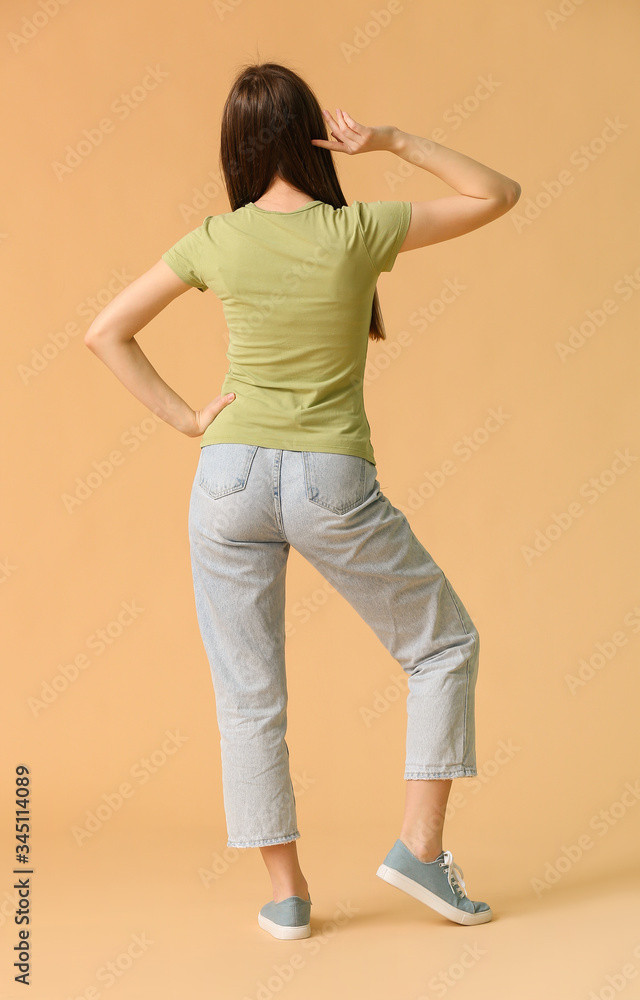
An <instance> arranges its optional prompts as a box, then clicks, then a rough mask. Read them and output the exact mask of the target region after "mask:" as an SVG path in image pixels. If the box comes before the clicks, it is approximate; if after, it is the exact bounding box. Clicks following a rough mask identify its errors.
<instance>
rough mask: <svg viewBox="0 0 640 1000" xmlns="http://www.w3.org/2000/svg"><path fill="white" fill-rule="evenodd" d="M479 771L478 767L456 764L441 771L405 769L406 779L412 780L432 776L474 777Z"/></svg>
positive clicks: (443, 777) (437, 777)
mask: <svg viewBox="0 0 640 1000" xmlns="http://www.w3.org/2000/svg"><path fill="white" fill-rule="evenodd" d="M477 773H478V769H477V768H476V767H471V766H464V765H460V766H458V765H455V766H452V767H449V768H446V769H444V770H443V769H441V770H440V771H436V770H433V771H430V772H428V771H405V773H404V779H405V781H410V780H412V779H413V778H423V779H424V778H431V779H432V780H438V779H440V780H442V779H445V780H446V779H447V778H472V777H473V776H474V775H475V774H477Z"/></svg>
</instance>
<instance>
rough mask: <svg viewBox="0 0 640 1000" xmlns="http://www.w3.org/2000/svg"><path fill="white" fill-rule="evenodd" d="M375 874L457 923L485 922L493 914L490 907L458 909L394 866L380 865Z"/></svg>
mask: <svg viewBox="0 0 640 1000" xmlns="http://www.w3.org/2000/svg"><path fill="white" fill-rule="evenodd" d="M376 875H378V876H379V877H380V878H381V879H384V881H385V882H388V883H389V885H394V886H395V887H396V889H402V891H403V892H407V893H408V894H409V895H410V896H413V897H414V899H419V900H420V902H421V903H426V905H427V906H430V907H431V909H432V910H436V912H437V913H440V914H441V915H442V916H443V917H448V918H449V920H454V921H455V922H456V923H457V924H486V923H487V921H489V920H491V918H492V916H493V913H492V911H491V910H490V909H489V910H481V911H480V912H479V913H468V912H467V911H466V910H459V909H458V907H457V906H452V905H451V903H447V902H446V900H444V899H440V896H436V894H435V892H431V890H430V889H425V887H424V886H423V885H420V883H419V882H415V881H414V880H413V879H412V878H409V877H408V875H403V874H402V872H399V871H396V869H395V868H389V867H388V865H380V867H379V868H378V870H377V872H376Z"/></svg>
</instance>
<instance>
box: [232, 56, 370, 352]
mask: <svg viewBox="0 0 640 1000" xmlns="http://www.w3.org/2000/svg"><path fill="white" fill-rule="evenodd" d="M326 137H327V123H326V122H325V120H324V118H323V116H322V110H321V108H320V104H319V103H318V100H317V98H316V96H315V94H314V93H313V91H312V89H311V87H310V86H309V85H308V84H307V83H305V81H304V80H303V79H302V78H301V77H300V76H298V74H297V73H294V72H293V70H291V69H288V68H287V67H286V66H281V65H280V64H279V63H273V62H263V63H252V64H249V65H246V66H243V67H242V68H241V69H240V70H239V71H238V73H237V75H236V78H235V80H234V81H233V83H232V85H231V89H230V91H229V95H228V97H227V100H226V102H225V105H224V109H223V112H222V124H221V136H220V167H221V173H222V176H223V179H224V183H225V186H226V189H227V195H228V197H229V203H230V205H231V210H232V211H234V212H235V210H236V209H237V208H241V207H242V206H243V205H246V204H247V203H248V202H255V201H257V200H258V199H259V198H260V197H261V196H262V195H263V194H264V193H265V191H266V190H267V188H268V187H269V186H270V184H271V181H272V179H273V177H274V175H275V174H279V175H280V177H282V178H283V179H284V180H285V181H288V183H289V184H292V185H293V186H294V187H296V188H298V189H299V190H300V191H304V192H305V193H306V194H309V195H310V196H311V198H313V199H314V200H317V201H324V202H326V203H327V204H329V205H333V207H334V208H341V207H342V206H344V205H346V204H347V201H346V198H345V196H344V194H343V191H342V188H341V187H340V182H339V181H338V175H337V173H336V169H335V164H334V162H333V154H332V151H331V150H330V149H324V148H323V147H322V146H314V145H313V144H312V143H311V141H310V140H311V139H324V138H326ZM369 336H370V337H371V339H372V340H386V336H387V335H386V332H385V328H384V321H383V319H382V312H381V310H380V300H379V298H378V289H377V288H376V289H375V292H374V296H373V304H372V308H371V325H370V329H369Z"/></svg>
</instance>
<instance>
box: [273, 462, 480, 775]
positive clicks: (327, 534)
mask: <svg viewBox="0 0 640 1000" xmlns="http://www.w3.org/2000/svg"><path fill="white" fill-rule="evenodd" d="M285 457H286V458H287V459H288V461H287V462H285V465H284V470H283V471H284V472H286V473H288V477H287V479H286V481H285V489H284V496H285V498H286V497H288V498H289V503H288V505H286V506H285V508H284V524H285V529H286V535H287V538H288V540H289V541H290V543H291V544H292V545H293V547H294V548H295V549H296V550H297V551H299V552H300V553H301V554H302V555H303V556H304V558H305V559H307V560H308V561H309V562H310V563H311V564H312V565H313V566H315V567H316V569H318V571H319V572H320V573H321V574H322V575H323V576H324V577H325V578H326V579H327V580H328V581H329V582H330V583H331V584H332V585H333V586H334V587H335V588H336V590H337V591H338V592H339V593H340V594H342V596H343V597H344V598H345V599H346V600H347V601H348V602H349V604H351V606H352V607H353V608H355V610H356V611H357V612H358V614H359V615H360V617H361V618H362V619H363V620H364V621H365V622H366V623H367V624H368V625H369V626H370V627H371V629H372V630H373V631H374V632H375V634H376V635H377V636H378V638H379V639H380V641H381V642H382V643H383V645H384V646H385V647H386V649H387V650H388V651H389V652H390V653H391V655H392V656H393V657H394V658H395V659H396V660H397V662H398V663H399V664H400V665H401V667H402V669H403V670H404V671H405V673H406V674H407V678H408V680H407V683H408V695H407V732H406V759H405V766H404V777H405V779H412V778H431V779H447V778H458V777H466V776H470V775H475V774H477V767H476V749H475V687H476V680H477V674H478V660H479V634H478V630H477V628H476V627H475V625H474V623H473V622H472V620H471V618H470V616H469V614H468V612H467V610H466V608H465V607H464V605H463V603H462V601H461V600H460V598H459V596H458V594H457V593H456V592H455V590H454V588H453V586H452V584H451V582H450V581H449V579H448V578H447V576H445V574H444V572H443V571H442V570H441V569H440V567H439V566H438V565H437V563H436V562H435V561H434V559H433V557H432V556H431V554H430V553H429V552H428V551H427V550H426V548H425V547H424V545H422V543H421V542H420V540H419V539H418V538H417V536H416V535H415V534H414V532H413V531H412V529H411V526H410V524H409V522H408V520H407V518H406V517H405V515H404V514H403V513H402V512H401V511H400V510H398V509H397V508H396V507H394V506H393V504H392V503H391V502H390V501H389V500H388V498H387V497H386V496H385V495H384V494H383V493H382V492H381V491H380V489H379V483H378V481H377V479H376V478H375V473H376V471H377V470H376V468H375V466H374V465H373V464H371V463H369V462H366V463H365V464H364V465H363V466H362V467H361V468H362V470H363V475H364V480H363V490H362V491H361V493H362V495H363V496H364V500H363V501H362V502H360V503H356V505H355V506H352V507H351V509H349V510H347V511H346V512H345V513H338V512H336V510H332V509H330V506H328V505H329V504H331V502H332V501H335V503H334V504H333V506H334V507H337V506H338V503H339V502H340V501H342V500H343V499H344V497H345V495H346V496H348V495H349V491H351V492H353V496H354V497H355V499H359V497H360V494H358V493H357V491H354V490H352V487H351V485H350V484H351V482H353V480H354V476H356V475H358V474H359V468H358V466H357V465H356V464H355V463H356V462H362V461H363V460H353V461H347V460H344V459H343V460H342V466H344V474H345V477H344V480H339V479H338V478H337V474H336V477H335V478H334V479H333V480H329V479H327V477H326V473H325V470H324V466H323V463H320V462H316V461H315V459H313V457H310V458H309V459H305V458H304V457H300V458H298V457H296V456H295V453H288V454H287V455H286V456H285ZM334 464H335V468H336V469H339V468H340V463H338V462H336V463H334ZM300 483H302V484H303V486H302V492H299V491H298V492H297V493H296V488H297V484H300ZM294 498H295V502H293V500H294Z"/></svg>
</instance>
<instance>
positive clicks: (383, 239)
mask: <svg viewBox="0 0 640 1000" xmlns="http://www.w3.org/2000/svg"><path fill="white" fill-rule="evenodd" d="M354 205H355V208H356V212H357V217H358V223H359V226H360V232H361V234H362V239H363V240H364V244H365V247H366V248H367V253H368V254H369V259H370V260H371V263H372V264H373V267H374V270H375V271H377V272H380V271H390V270H391V269H392V267H393V265H394V264H395V261H396V257H397V256H398V252H399V250H400V247H401V246H402V244H403V242H404V238H405V236H406V235H407V230H408V228H409V223H410V222H411V202H410V201H356V202H354Z"/></svg>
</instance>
